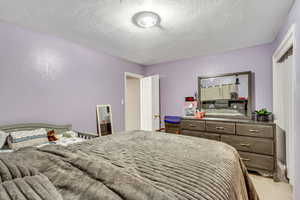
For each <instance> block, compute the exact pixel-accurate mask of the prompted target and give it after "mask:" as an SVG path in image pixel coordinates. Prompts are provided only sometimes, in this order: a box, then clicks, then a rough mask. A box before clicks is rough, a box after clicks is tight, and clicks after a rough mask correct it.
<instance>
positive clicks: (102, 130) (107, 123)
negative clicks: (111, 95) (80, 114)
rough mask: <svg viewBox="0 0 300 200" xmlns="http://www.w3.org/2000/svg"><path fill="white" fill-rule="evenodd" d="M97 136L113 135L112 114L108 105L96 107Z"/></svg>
mask: <svg viewBox="0 0 300 200" xmlns="http://www.w3.org/2000/svg"><path fill="white" fill-rule="evenodd" d="M97 119H98V120H97V121H98V134H99V135H101V136H104V135H110V134H112V133H113V127H112V114H111V106H110V105H98V106H97Z"/></svg>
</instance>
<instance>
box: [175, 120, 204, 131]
mask: <svg viewBox="0 0 300 200" xmlns="http://www.w3.org/2000/svg"><path fill="white" fill-rule="evenodd" d="M181 129H187V130H197V131H205V121H197V120H183V121H181Z"/></svg>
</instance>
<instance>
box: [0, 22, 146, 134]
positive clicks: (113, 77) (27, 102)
mask: <svg viewBox="0 0 300 200" xmlns="http://www.w3.org/2000/svg"><path fill="white" fill-rule="evenodd" d="M0 44H1V45H0V63H1V64H0V65H1V66H0V111H1V115H0V125H1V124H11V123H22V122H48V123H56V124H65V123H71V124H73V127H74V128H75V129H78V130H82V131H95V130H96V114H95V113H96V111H95V110H96V104H111V105H112V109H113V118H114V125H115V129H116V130H123V129H124V111H123V110H124V108H123V105H121V99H122V98H123V96H124V72H135V73H142V68H141V67H140V66H138V65H136V64H132V63H129V62H126V61H123V60H120V59H117V58H114V57H111V56H108V55H104V54H100V53H98V52H95V51H92V50H89V49H85V48H83V47H81V46H79V45H77V44H73V43H70V42H67V41H64V40H62V39H58V38H55V37H49V36H47V35H44V34H38V33H34V32H31V31H28V30H24V29H21V28H18V27H15V26H13V25H8V24H4V23H1V24H0Z"/></svg>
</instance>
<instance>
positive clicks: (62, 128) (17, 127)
mask: <svg viewBox="0 0 300 200" xmlns="http://www.w3.org/2000/svg"><path fill="white" fill-rule="evenodd" d="M39 128H45V129H46V130H47V131H49V130H54V131H55V132H56V133H57V134H61V133H63V132H66V131H70V130H72V125H71V124H67V125H54V124H44V123H26V124H11V125H4V126H0V130H2V131H4V132H7V133H10V132H15V131H25V130H34V129H39ZM75 132H77V133H78V137H80V138H84V139H92V138H96V137H99V135H95V134H90V133H82V132H78V131H75Z"/></svg>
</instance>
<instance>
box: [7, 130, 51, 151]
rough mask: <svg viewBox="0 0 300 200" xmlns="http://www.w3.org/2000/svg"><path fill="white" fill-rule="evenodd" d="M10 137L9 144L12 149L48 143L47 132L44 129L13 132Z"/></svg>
mask: <svg viewBox="0 0 300 200" xmlns="http://www.w3.org/2000/svg"><path fill="white" fill-rule="evenodd" d="M9 135H10V136H9V139H8V144H9V147H10V148H11V149H19V148H21V147H27V146H36V145H40V144H44V143H47V142H48V138H47V131H46V129H44V128H40V129H35V130H29V131H16V132H11V133H10V134H9Z"/></svg>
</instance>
